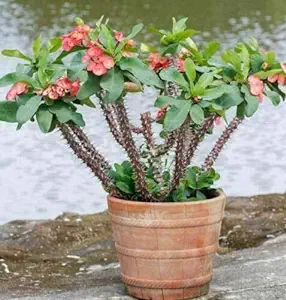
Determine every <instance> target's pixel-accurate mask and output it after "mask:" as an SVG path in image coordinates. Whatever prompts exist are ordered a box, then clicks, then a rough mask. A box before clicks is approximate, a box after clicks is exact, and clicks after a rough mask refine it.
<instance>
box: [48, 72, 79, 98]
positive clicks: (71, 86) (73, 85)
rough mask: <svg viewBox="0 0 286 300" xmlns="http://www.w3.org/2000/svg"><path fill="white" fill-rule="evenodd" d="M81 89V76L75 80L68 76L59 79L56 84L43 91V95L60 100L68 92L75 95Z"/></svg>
mask: <svg viewBox="0 0 286 300" xmlns="http://www.w3.org/2000/svg"><path fill="white" fill-rule="evenodd" d="M79 89H80V81H79V78H78V79H77V80H75V81H74V82H71V81H69V80H68V78H67V77H62V78H60V79H58V80H57V81H56V82H55V83H54V84H52V85H51V86H50V87H48V88H47V89H45V90H44V91H43V96H46V97H48V98H50V99H51V100H58V99H59V98H61V97H64V96H65V95H67V94H70V96H72V97H74V96H76V94H77V92H78V91H79Z"/></svg>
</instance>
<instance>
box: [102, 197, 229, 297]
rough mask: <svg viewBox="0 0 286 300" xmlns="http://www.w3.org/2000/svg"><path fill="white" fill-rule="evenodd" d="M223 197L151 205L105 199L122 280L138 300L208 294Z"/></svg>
mask: <svg viewBox="0 0 286 300" xmlns="http://www.w3.org/2000/svg"><path fill="white" fill-rule="evenodd" d="M225 201H226V196H225V194H224V193H223V192H218V196H217V197H215V198H213V199H210V200H205V201H197V202H181V203H150V202H135V201H127V200H121V199H117V198H114V197H108V207H109V213H110V218H111V222H112V227H113V234H114V240H115V246H116V249H117V252H118V257H119V262H120V267H121V278H122V281H123V282H124V283H125V284H126V286H127V289H128V293H129V295H131V296H134V297H136V298H139V299H156V300H160V299H162V300H163V299H164V300H167V299H169V300H179V299H191V298H194V297H198V296H201V295H205V294H207V293H208V289H209V282H210V281H211V279H212V269H213V256H214V255H215V253H216V251H217V246H218V238H219V234H220V229H221V221H222V218H223V213H224V206H225Z"/></svg>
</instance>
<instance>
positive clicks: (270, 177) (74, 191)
mask: <svg viewBox="0 0 286 300" xmlns="http://www.w3.org/2000/svg"><path fill="white" fill-rule="evenodd" d="M192 2H196V3H192ZM151 3H152V2H151V0H149V1H138V0H125V1H124V0H123V1H120V0H119V1H116V2H115V1H104V4H103V2H102V1H99V0H96V1H91V0H90V1H87V0H81V1H68V2H66V1H63V0H57V1H55V0H52V1H49V3H46V1H45V2H44V1H42V2H41V3H40V1H38V0H26V1H25V0H18V1H13V0H8V1H4V0H0V11H1V18H0V34H1V37H2V38H1V39H0V48H1V49H3V48H14V47H17V48H21V50H23V51H27V50H26V49H27V47H28V46H29V44H30V42H31V40H32V39H33V38H35V37H36V36H37V35H38V33H39V32H43V35H44V37H47V36H50V35H54V34H63V33H64V32H66V31H68V30H70V27H71V26H72V22H73V20H74V18H75V17H76V16H80V17H82V18H83V19H84V20H86V22H87V23H89V24H91V25H92V24H94V22H95V18H98V17H99V16H100V15H101V14H105V15H107V16H109V17H110V18H111V20H112V22H113V23H114V24H118V27H119V29H121V30H124V29H126V28H129V27H130V26H131V25H133V24H135V23H136V22H144V23H145V24H147V25H152V26H157V27H166V26H169V23H170V19H171V17H172V16H173V15H174V16H177V17H179V16H181V15H184V16H188V17H189V20H190V24H191V26H192V27H194V28H195V29H201V30H202V35H201V37H200V38H197V41H198V42H199V43H204V42H205V41H209V40H211V39H218V40H219V41H220V42H221V43H222V44H223V47H224V48H226V47H230V46H233V45H234V44H235V43H236V42H238V41H241V40H245V39H246V38H247V37H248V36H256V37H257V38H258V39H259V40H260V41H261V42H262V44H263V46H264V47H265V49H268V48H272V49H273V48H274V49H276V50H277V52H278V54H279V57H280V58H281V59H284V60H286V51H285V50H286V41H285V39H286V7H285V2H284V0H272V1H270V0H268V1H264V0H260V1H258V0H257V1H251V2H250V1H247V0H244V1H234V0H221V1H211V0H201V1H189V0H185V1H168V0H167V1H166V0H161V1H156V2H155V1H154V2H153V3H152V5H151ZM186 12H188V13H186ZM141 39H142V40H143V39H147V40H149V41H152V37H151V35H150V34H149V33H147V32H143V35H142V36H141ZM0 63H1V70H0V75H3V74H4V73H7V72H11V71H12V70H13V67H15V65H16V64H15V62H11V60H8V59H7V58H5V57H3V56H1V57H0ZM6 91H7V89H6V88H2V89H0V95H1V97H2V98H4V96H5V93H6ZM155 95H156V93H155V92H154V91H153V90H152V89H146V91H145V93H144V94H143V95H136V96H132V98H129V100H128V102H129V112H130V115H131V117H132V118H133V119H134V120H135V119H136V118H137V117H138V114H139V110H138V109H137V107H138V104H139V101H140V106H141V105H142V103H144V105H143V106H144V110H148V109H149V110H153V108H152V103H153V101H154V99H155ZM85 116H86V117H85V118H86V121H87V124H88V127H87V129H86V130H87V131H88V133H89V134H90V136H91V138H92V139H93V141H94V142H95V143H96V144H97V145H99V148H100V149H101V150H102V152H103V153H105V154H106V155H107V156H108V158H109V159H110V160H111V161H112V162H114V161H118V160H119V159H124V158H125V156H124V154H122V152H121V151H120V149H119V147H118V146H117V145H115V144H114V143H111V136H110V134H109V133H108V130H107V127H106V125H105V123H104V122H103V118H102V115H101V112H100V111H99V110H97V109H95V110H93V111H92V110H87V111H86V114H85ZM285 116H286V105H284V106H281V107H280V108H279V109H275V108H273V107H272V105H270V104H269V103H268V101H264V103H263V104H262V105H261V108H260V110H259V112H258V113H257V114H256V115H255V116H254V117H253V118H252V119H251V120H248V121H246V122H245V123H244V124H243V125H242V126H241V128H240V130H239V131H238V132H237V133H236V135H235V137H234V139H233V140H232V141H231V142H230V143H229V144H228V145H227V147H226V149H225V151H224V152H223V154H222V155H221V157H220V158H219V160H218V162H217V169H218V171H219V172H220V173H221V175H222V178H221V180H220V182H219V185H220V186H223V187H224V189H225V191H226V192H227V193H228V194H229V195H252V194H258V193H259V194H261V193H272V192H284V191H285V190H286V176H285V175H286V145H285V140H286V129H285V128H286V118H285ZM221 129H222V128H218V129H217V134H219V132H220V131H221ZM214 139H215V137H211V138H210V139H209V140H208V142H207V143H206V144H205V145H203V147H201V149H200V150H201V153H200V155H201V156H199V157H197V158H196V160H197V161H200V160H201V159H203V157H204V155H203V154H204V153H207V150H208V149H209V147H211V145H212V143H213V142H214ZM0 190H1V194H0V195H1V200H0V222H6V221H9V220H12V219H17V218H47V217H55V216H56V215H58V214H60V213H61V212H62V211H77V212H81V213H92V212H96V211H101V210H103V209H105V208H106V202H105V195H104V192H103V190H102V188H101V187H100V184H99V183H98V181H97V180H96V179H95V178H94V177H93V176H92V175H91V173H90V172H89V171H88V170H87V169H86V168H85V167H84V166H83V165H81V164H80V162H79V161H78V160H77V159H76V158H74V157H73V156H72V155H71V154H70V151H68V150H67V146H66V145H65V144H64V143H63V141H62V140H61V137H60V136H59V134H58V133H53V134H50V135H47V136H45V135H43V134H42V133H41V132H39V129H38V128H37V126H33V124H28V125H26V126H25V128H23V129H22V130H21V131H18V132H16V131H15V128H14V126H13V125H11V124H10V125H9V124H5V123H1V124H0Z"/></svg>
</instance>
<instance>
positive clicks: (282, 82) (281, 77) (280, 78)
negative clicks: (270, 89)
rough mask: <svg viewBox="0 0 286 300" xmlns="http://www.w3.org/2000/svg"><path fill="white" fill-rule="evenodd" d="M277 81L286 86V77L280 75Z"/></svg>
mask: <svg viewBox="0 0 286 300" xmlns="http://www.w3.org/2000/svg"><path fill="white" fill-rule="evenodd" d="M277 81H278V84H280V85H285V84H286V75H284V74H279V76H278V80H277Z"/></svg>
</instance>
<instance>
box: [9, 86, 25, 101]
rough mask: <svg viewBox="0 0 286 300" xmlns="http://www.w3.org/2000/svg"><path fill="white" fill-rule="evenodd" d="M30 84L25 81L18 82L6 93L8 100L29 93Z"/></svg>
mask: <svg viewBox="0 0 286 300" xmlns="http://www.w3.org/2000/svg"><path fill="white" fill-rule="evenodd" d="M28 89H29V88H28V85H27V84H26V83H24V82H16V83H15V84H14V85H13V86H12V88H11V89H10V90H9V92H8V93H7V95H6V99H7V100H8V101H10V100H14V99H16V96H18V95H21V94H24V93H27V92H28Z"/></svg>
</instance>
